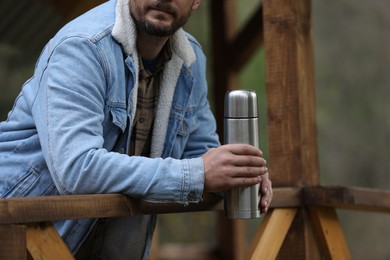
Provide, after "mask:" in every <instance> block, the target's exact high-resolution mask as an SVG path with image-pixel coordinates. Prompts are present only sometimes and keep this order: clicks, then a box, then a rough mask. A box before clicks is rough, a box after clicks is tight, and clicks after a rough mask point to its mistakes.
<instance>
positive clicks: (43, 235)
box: [26, 222, 74, 260]
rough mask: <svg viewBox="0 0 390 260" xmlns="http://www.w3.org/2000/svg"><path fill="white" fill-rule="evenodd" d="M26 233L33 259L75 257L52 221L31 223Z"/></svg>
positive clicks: (69, 258)
mask: <svg viewBox="0 0 390 260" xmlns="http://www.w3.org/2000/svg"><path fill="white" fill-rule="evenodd" d="M26 233H27V249H28V251H29V253H30V255H31V256H32V258H33V259H35V260H39V259H42V260H44V259H57V260H72V259H74V257H73V255H72V253H71V252H70V251H69V249H68V247H67V246H66V244H65V243H64V241H63V240H62V238H61V237H60V235H58V233H57V230H56V229H55V227H54V226H53V225H52V224H51V223H49V222H47V223H37V224H31V225H29V226H28V227H27V232H26Z"/></svg>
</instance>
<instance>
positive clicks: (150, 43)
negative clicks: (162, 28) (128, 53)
mask: <svg viewBox="0 0 390 260" xmlns="http://www.w3.org/2000/svg"><path fill="white" fill-rule="evenodd" d="M168 39H169V37H157V36H151V35H149V34H146V33H143V32H141V33H138V37H137V48H138V52H139V54H140V56H141V57H142V58H143V59H145V60H153V59H154V58H156V57H157V56H158V54H159V53H160V51H161V50H162V48H163V47H164V45H165V43H166V42H167V41H168Z"/></svg>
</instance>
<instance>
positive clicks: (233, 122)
mask: <svg viewBox="0 0 390 260" xmlns="http://www.w3.org/2000/svg"><path fill="white" fill-rule="evenodd" d="M224 143H225V144H233V143H241V144H250V145H253V146H255V147H259V119H258V109H257V96H256V93H255V92H254V91H251V90H234V91H230V92H228V93H226V96H225V117H224ZM259 188H260V185H259V184H258V185H254V186H251V187H245V188H233V189H231V190H229V191H227V192H226V193H225V215H226V217H228V218H231V219H250V218H258V217H260V216H261V213H260V210H259V208H258V205H259V201H260V197H259Z"/></svg>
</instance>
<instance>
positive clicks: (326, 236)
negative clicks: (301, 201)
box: [309, 207, 351, 259]
mask: <svg viewBox="0 0 390 260" xmlns="http://www.w3.org/2000/svg"><path fill="white" fill-rule="evenodd" d="M309 211H310V214H311V216H312V219H313V223H314V224H315V225H316V228H315V230H316V233H317V238H318V240H319V242H320V245H321V248H322V252H323V254H324V256H325V259H351V255H350V253H349V249H348V245H347V242H346V240H345V237H344V233H343V231H342V228H341V225H340V222H339V220H338V217H337V214H336V211H335V209H334V208H329V207H310V208H309Z"/></svg>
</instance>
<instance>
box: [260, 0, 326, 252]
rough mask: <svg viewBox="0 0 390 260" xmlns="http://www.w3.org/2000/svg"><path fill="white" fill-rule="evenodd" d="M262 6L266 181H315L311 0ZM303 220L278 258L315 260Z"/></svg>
mask: <svg viewBox="0 0 390 260" xmlns="http://www.w3.org/2000/svg"><path fill="white" fill-rule="evenodd" d="M263 9H264V11H263V19H264V47H265V69H266V92H267V113H268V122H267V125H268V151H269V160H268V164H269V168H270V175H271V179H272V182H273V185H274V187H281V186H283V187H286V186H287V187H289V186H299V187H304V186H308V185H318V184H319V165H318V154H317V133H316V131H317V129H316V108H315V103H316V100H315V80H314V57H313V55H314V54H313V44H312V24H311V20H312V18H311V0H294V1H292V0H264V1H263ZM307 219H309V217H308V213H307V212H306V210H304V209H302V210H300V211H299V214H297V217H296V219H295V221H294V223H293V226H292V228H291V229H290V230H289V233H288V236H287V239H286V241H285V242H284V244H283V246H282V248H281V251H280V255H279V256H280V257H281V258H283V257H287V256H288V257H289V258H292V259H318V258H319V249H318V245H317V244H316V242H315V239H313V237H314V232H313V230H312V225H310V223H308V222H307ZM297 245H299V246H297Z"/></svg>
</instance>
